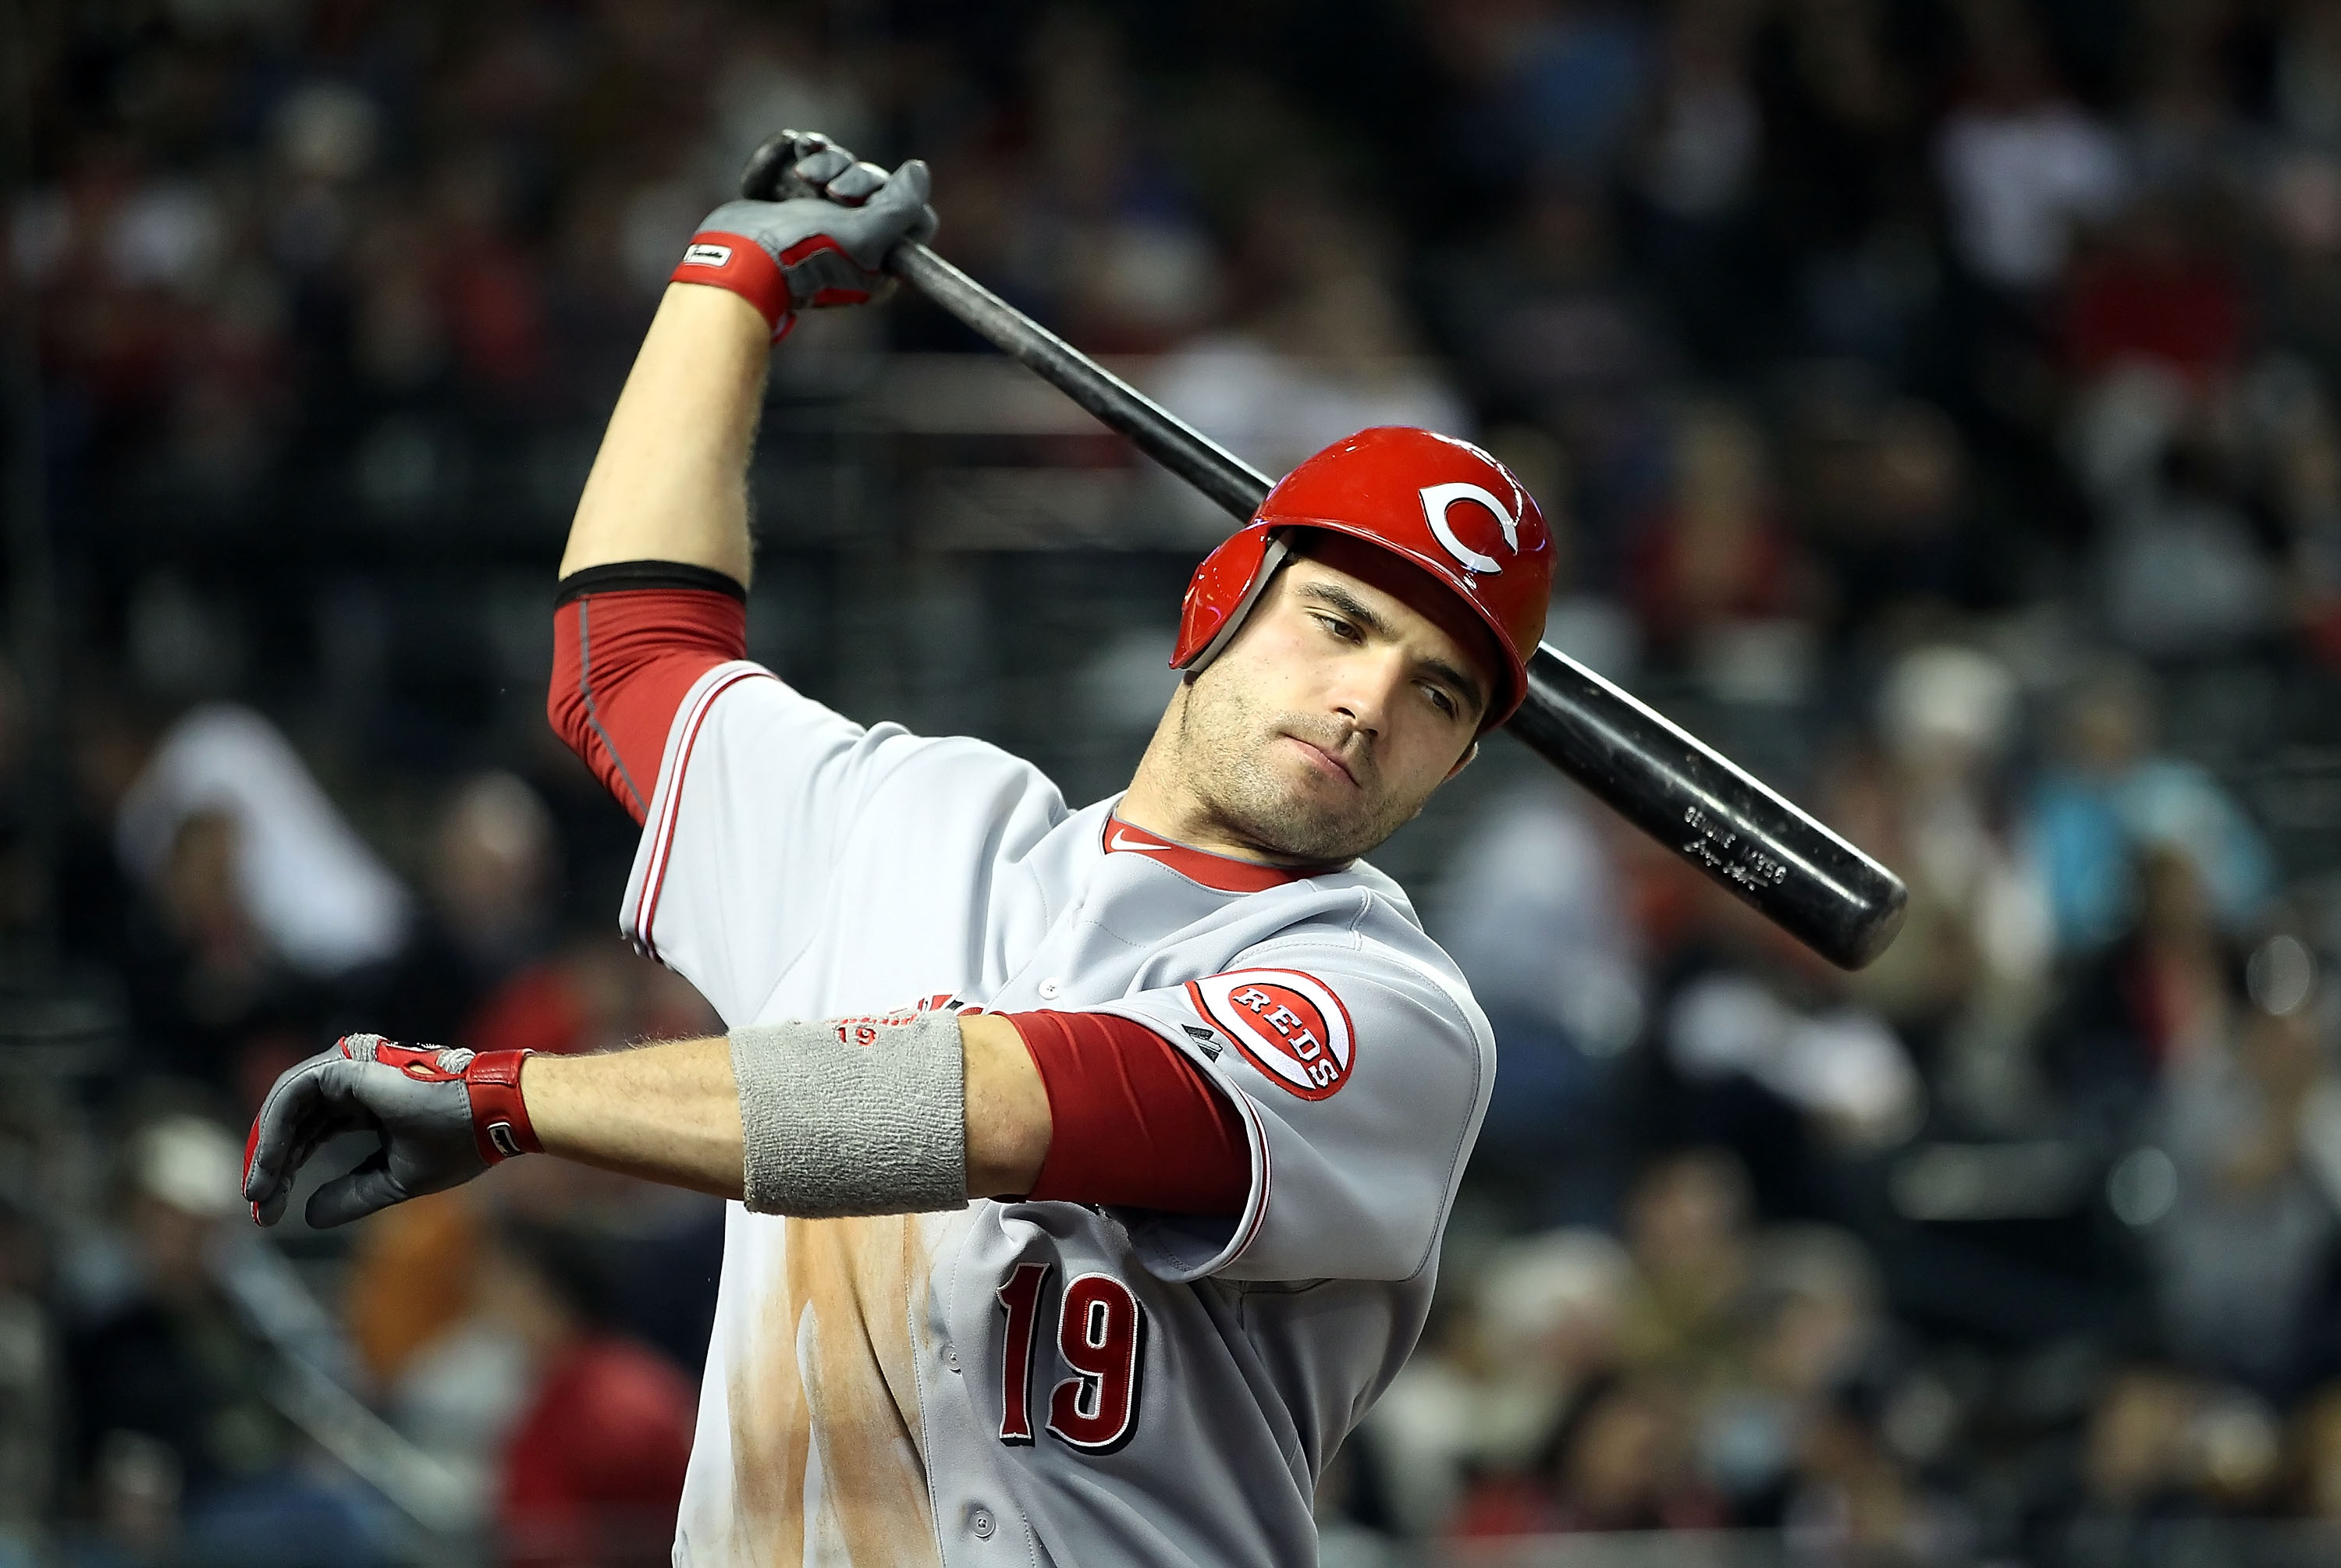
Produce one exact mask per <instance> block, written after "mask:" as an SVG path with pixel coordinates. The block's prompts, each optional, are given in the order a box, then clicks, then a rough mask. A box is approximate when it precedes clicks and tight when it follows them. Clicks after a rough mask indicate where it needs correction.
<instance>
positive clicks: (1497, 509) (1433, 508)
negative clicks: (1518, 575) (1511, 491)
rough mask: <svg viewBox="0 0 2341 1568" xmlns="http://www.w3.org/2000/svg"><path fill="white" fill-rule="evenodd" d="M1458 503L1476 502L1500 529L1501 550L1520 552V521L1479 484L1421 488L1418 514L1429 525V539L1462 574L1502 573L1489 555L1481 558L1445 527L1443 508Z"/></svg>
mask: <svg viewBox="0 0 2341 1568" xmlns="http://www.w3.org/2000/svg"><path fill="white" fill-rule="evenodd" d="M1457 501H1478V502H1479V504H1480V505H1481V506H1484V507H1486V508H1487V509H1488V510H1489V511H1492V512H1494V513H1495V514H1496V521H1497V522H1499V523H1500V524H1501V525H1502V526H1503V530H1504V547H1505V548H1506V549H1508V550H1509V551H1511V552H1512V553H1513V554H1515V555H1518V554H1519V551H1520V520H1519V518H1517V517H1514V516H1513V515H1512V514H1511V513H1510V512H1509V511H1505V510H1504V503H1503V502H1502V501H1498V500H1497V499H1496V498H1495V497H1494V496H1492V495H1490V494H1489V493H1488V491H1486V490H1484V489H1482V488H1481V487H1479V485H1476V484H1468V483H1456V484H1427V485H1425V486H1423V487H1422V515H1423V517H1424V518H1425V519H1426V520H1427V521H1429V522H1430V532H1431V537H1433V538H1434V539H1436V540H1438V541H1439V543H1440V544H1442V545H1444V546H1445V547H1446V549H1447V553H1448V554H1449V555H1451V556H1453V557H1454V558H1455V559H1456V560H1457V561H1459V562H1460V563H1461V564H1462V567H1463V570H1464V571H1476V572H1479V573H1480V574H1481V575H1483V576H1485V575H1489V574H1492V573H1495V572H1499V571H1503V570H1504V568H1503V566H1502V563H1500V562H1499V561H1497V560H1496V558H1495V557H1494V556H1492V555H1482V554H1480V553H1479V551H1476V550H1474V549H1472V548H1471V547H1470V546H1469V545H1468V544H1466V543H1464V542H1463V541H1461V540H1459V539H1458V538H1456V537H1455V531H1454V529H1452V528H1450V527H1449V526H1448V522H1447V509H1448V508H1449V507H1451V506H1453V505H1454V504H1455V503H1456V502H1457Z"/></svg>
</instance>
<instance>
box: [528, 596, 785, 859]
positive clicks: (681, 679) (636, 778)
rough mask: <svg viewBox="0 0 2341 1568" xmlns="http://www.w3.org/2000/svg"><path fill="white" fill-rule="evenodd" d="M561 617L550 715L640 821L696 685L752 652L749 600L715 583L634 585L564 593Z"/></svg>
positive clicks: (557, 616) (556, 616) (557, 613)
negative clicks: (672, 729)
mask: <svg viewBox="0 0 2341 1568" xmlns="http://www.w3.org/2000/svg"><path fill="white" fill-rule="evenodd" d="M747 649H748V611H747V607H746V606H745V605H744V604H742V602H741V601H740V600H738V599H736V598H734V597H732V595H731V594H729V593H723V592H719V591H715V590H709V589H699V588H628V589H613V590H610V591H607V592H600V593H596V592H590V591H589V592H578V593H570V592H565V591H564V593H563V596H562V602H561V604H560V606H559V607H558V608H557V609H555V610H553V686H552V690H551V691H549V692H548V693H547V694H546V698H545V716H546V717H547V718H549V719H552V721H553V730H554V732H555V733H557V734H558V735H559V736H560V737H561V739H563V740H565V741H567V742H568V743H569V749H571V750H572V751H574V752H576V753H577V755H578V756H580V757H582V758H583V759H585V765H586V766H587V767H589V768H591V769H593V776H594V777H595V778H597V779H601V780H602V785H603V788H604V789H608V790H609V791H610V793H611V794H613V795H614V796H616V797H617V799H618V804H619V805H621V806H623V807H624V808H625V809H627V811H628V812H629V813H631V814H632V815H633V819H634V820H635V821H637V822H640V821H642V820H643V819H644V818H646V817H648V816H649V815H650V804H651V791H652V790H653V789H657V788H658V771H659V759H660V758H661V757H662V756H663V755H664V753H665V751H666V732H667V729H668V728H669V726H671V725H672V723H673V722H674V711H675V710H676V709H677V708H680V707H681V706H682V699H683V696H684V694H685V693H687V692H688V691H690V690H691V685H692V681H694V680H698V679H699V678H700V677H701V676H702V675H704V674H706V673H707V671H709V670H712V669H713V668H715V666H717V665H719V664H722V663H726V662H728V661H730V660H734V659H743V658H745V657H747Z"/></svg>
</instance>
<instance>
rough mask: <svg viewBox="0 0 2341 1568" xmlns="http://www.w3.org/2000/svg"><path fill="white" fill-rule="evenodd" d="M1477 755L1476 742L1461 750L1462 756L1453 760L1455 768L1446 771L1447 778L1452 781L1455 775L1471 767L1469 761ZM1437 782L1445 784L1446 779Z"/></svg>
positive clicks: (1477, 747)
mask: <svg viewBox="0 0 2341 1568" xmlns="http://www.w3.org/2000/svg"><path fill="white" fill-rule="evenodd" d="M1478 755H1479V742H1478V741H1477V740H1474V741H1472V742H1471V744H1470V745H1469V746H1466V747H1465V748H1463V755H1462V756H1460V757H1458V758H1457V759H1455V766H1454V767H1452V768H1449V769H1448V770H1447V778H1448V779H1452V778H1454V777H1455V775H1457V774H1458V773H1460V772H1462V771H1463V769H1466V768H1469V766H1471V759H1473V758H1474V757H1477V756H1478ZM1439 782H1441V783H1445V782H1446V779H1441V780H1439Z"/></svg>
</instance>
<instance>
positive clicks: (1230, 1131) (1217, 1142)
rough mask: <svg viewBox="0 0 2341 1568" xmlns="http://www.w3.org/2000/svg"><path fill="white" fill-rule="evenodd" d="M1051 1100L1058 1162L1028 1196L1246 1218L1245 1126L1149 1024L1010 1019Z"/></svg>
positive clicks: (1078, 1017)
mask: <svg viewBox="0 0 2341 1568" xmlns="http://www.w3.org/2000/svg"><path fill="white" fill-rule="evenodd" d="M1008 1021H1009V1022H1010V1023H1011V1024H1013V1025H1015V1026H1016V1032H1017V1033H1018V1034H1020V1035H1021V1036H1023V1037H1024V1048H1025V1049H1026V1050H1028V1051H1030V1052H1031V1054H1032V1065H1033V1066H1034V1067H1038V1068H1039V1069H1040V1070H1041V1084H1042V1086H1043V1087H1046V1088H1047V1090H1048V1092H1049V1116H1050V1119H1051V1123H1052V1130H1051V1134H1050V1137H1049V1157H1048V1158H1047V1159H1046V1160H1044V1161H1042V1162H1041V1174H1040V1176H1038V1177H1036V1178H1035V1179H1034V1181H1033V1183H1032V1190H1031V1193H1030V1194H1029V1195H1028V1196H1031V1197H1035V1198H1064V1199H1070V1200H1071V1201H1072V1202H1075V1203H1102V1204H1121V1205H1126V1206H1129V1207H1131V1208H1152V1209H1163V1210H1167V1211H1169V1212H1170V1213H1173V1214H1219V1215H1237V1214H1241V1213H1242V1212H1243V1206H1244V1198H1245V1196H1247V1195H1248V1194H1249V1193H1250V1190H1251V1155H1250V1149H1249V1148H1248V1146H1247V1144H1246V1140H1245V1137H1244V1128H1243V1121H1242V1119H1241V1118H1240V1117H1239V1116H1237V1115H1236V1110H1235V1107H1233V1106H1232V1105H1230V1104H1229V1103H1228V1099H1227V1097H1226V1096H1225V1095H1223V1094H1221V1093H1220V1090H1219V1089H1218V1088H1217V1087H1215V1086H1213V1084H1212V1083H1211V1081H1210V1078H1209V1077H1206V1076H1205V1074H1204V1072H1203V1069H1202V1068H1200V1067H1197V1066H1196V1065H1195V1064H1194V1063H1192V1062H1190V1061H1189V1060H1188V1059H1187V1058H1186V1057H1184V1056H1183V1055H1181V1054H1180V1051H1179V1049H1178V1047H1175V1046H1173V1045H1171V1044H1170V1042H1169V1041H1168V1040H1165V1039H1164V1038H1162V1037H1161V1036H1160V1035H1158V1034H1156V1033H1155V1032H1154V1031H1153V1030H1151V1029H1150V1028H1147V1027H1145V1026H1144V1025H1142V1024H1134V1023H1131V1021H1130V1020H1129V1019H1127V1018H1118V1017H1111V1016H1110V1015H1107V1014H1104V1013H1011V1014H1009V1015H1008Z"/></svg>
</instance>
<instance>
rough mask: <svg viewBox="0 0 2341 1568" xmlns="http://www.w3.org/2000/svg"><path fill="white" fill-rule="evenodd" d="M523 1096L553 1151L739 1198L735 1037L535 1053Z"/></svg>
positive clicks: (626, 1172) (523, 1076)
mask: <svg viewBox="0 0 2341 1568" xmlns="http://www.w3.org/2000/svg"><path fill="white" fill-rule="evenodd" d="M521 1094H522V1096H523V1098H524V1099H525V1100H526V1101H527V1103H528V1119H529V1121H530V1123H531V1124H532V1125H533V1126H534V1127H535V1129H536V1137H537V1141H538V1142H539V1143H540V1144H542V1145H543V1147H544V1152H545V1153H547V1154H549V1155H558V1156H561V1157H562V1158H563V1159H571V1160H575V1161H576V1162H577V1163H578V1164H580V1165H589V1166H599V1167H601V1168H602V1169H603V1170H612V1171H617V1172H620V1173H622V1174H623V1175H625V1176H640V1177H642V1178H643V1180H645V1181H654V1182H663V1183H665V1184H666V1185H668V1186H684V1187H691V1188H692V1189H694V1190H696V1191H699V1192H708V1193H713V1194H715V1195H716V1196H719V1197H729V1198H736V1197H738V1196H740V1169H741V1146H742V1145H741V1132H740V1091H739V1089H738V1087H736V1086H735V1085H734V1084H733V1083H732V1049H731V1043H730V1042H729V1041H728V1040H725V1039H723V1038H722V1037H717V1038H714V1039H710V1040H673V1041H670V1042H668V1043H666V1044H663V1045H656V1046H643V1047H639V1048H637V1049H634V1050H631V1051H615V1052H612V1053H610V1054H608V1055H605V1056H592V1057H547V1056H537V1057H530V1058H529V1059H528V1064H527V1066H526V1067H525V1068H523V1071H522V1074H521Z"/></svg>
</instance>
